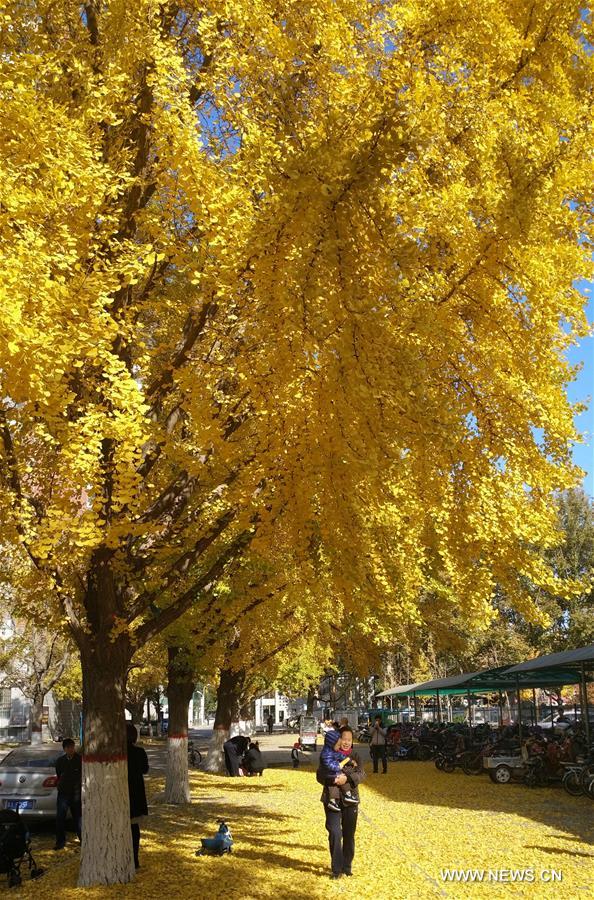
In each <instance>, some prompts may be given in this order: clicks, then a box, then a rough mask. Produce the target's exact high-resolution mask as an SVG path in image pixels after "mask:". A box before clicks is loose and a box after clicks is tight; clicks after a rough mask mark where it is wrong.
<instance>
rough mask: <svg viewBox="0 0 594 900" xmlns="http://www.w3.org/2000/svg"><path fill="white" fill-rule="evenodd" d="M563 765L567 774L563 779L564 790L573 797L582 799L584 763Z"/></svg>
mask: <svg viewBox="0 0 594 900" xmlns="http://www.w3.org/2000/svg"><path fill="white" fill-rule="evenodd" d="M562 765H563V768H564V769H565V774H564V775H563V778H562V779H561V784H562V785H563V788H564V790H566V791H567V793H568V794H569V795H570V796H571V797H581V796H582V794H583V793H584V788H583V786H582V770H583V769H584V766H583V765H582V763H563V764H562Z"/></svg>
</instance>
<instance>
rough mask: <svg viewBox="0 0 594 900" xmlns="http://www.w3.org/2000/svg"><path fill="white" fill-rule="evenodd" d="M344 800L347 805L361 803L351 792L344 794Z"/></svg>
mask: <svg viewBox="0 0 594 900" xmlns="http://www.w3.org/2000/svg"><path fill="white" fill-rule="evenodd" d="M342 799H343V801H344V802H345V803H359V798H358V797H355V795H354V794H352V793H351V792H350V791H347V793H346V794H344V796H343V798H342Z"/></svg>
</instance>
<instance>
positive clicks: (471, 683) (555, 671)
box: [376, 644, 594, 742]
mask: <svg viewBox="0 0 594 900" xmlns="http://www.w3.org/2000/svg"><path fill="white" fill-rule="evenodd" d="M588 681H594V644H589V645H588V646H586V647H580V648H578V649H577V650H566V651H563V652H562V653H549V654H546V655H544V656H539V657H536V658H535V659H531V660H528V661H527V662H524V663H520V664H519V665H515V666H499V667H497V668H494V669H482V670H479V671H478V672H465V673H463V674H461V675H452V676H450V677H448V678H436V679H433V680H431V681H420V682H417V683H416V684H405V685H401V686H400V687H397V688H392V689H391V690H387V691H381V693H379V694H376V696H377V697H411V696H412V697H413V700H414V705H415V717H417V714H416V708H417V697H419V696H421V697H422V696H430V695H432V694H435V697H436V703H437V712H438V718H439V719H441V715H440V711H441V710H440V697H443V696H446V695H453V694H466V695H467V697H468V700H469V705H468V715H469V719H470V723H471V724H472V704H471V703H470V695H471V694H481V693H492V692H495V691H504V690H511V691H515V692H516V693H517V696H518V724H519V728H520V737H521V735H522V712H521V698H520V694H521V691H522V690H524V689H530V688H531V689H532V690H533V691H534V690H535V689H536V688H538V687H541V688H550V687H563V686H564V685H566V684H579V685H580V699H581V703H580V705H581V708H582V713H584V711H585V715H584V716H583V721H584V727H585V731H586V739H587V740H588V742H589V741H590V721H589V710H588V695H587V683H588ZM533 696H534V694H533ZM551 724H552V723H551Z"/></svg>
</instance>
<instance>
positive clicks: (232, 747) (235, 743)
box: [223, 734, 250, 777]
mask: <svg viewBox="0 0 594 900" xmlns="http://www.w3.org/2000/svg"><path fill="white" fill-rule="evenodd" d="M249 746H250V739H249V737H246V736H245V735H243V734H236V735H235V737H232V738H229V740H228V741H225V743H224V744H223V752H224V754H225V765H226V767H227V772H228V774H229V775H231V776H233V777H235V776H237V775H239V767H240V765H241V760H242V757H243V755H244V753H246V752H247V749H248V747H249Z"/></svg>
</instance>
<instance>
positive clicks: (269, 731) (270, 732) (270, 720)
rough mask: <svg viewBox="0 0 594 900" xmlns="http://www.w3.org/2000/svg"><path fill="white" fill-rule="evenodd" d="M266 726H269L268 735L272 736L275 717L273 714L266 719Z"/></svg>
mask: <svg viewBox="0 0 594 900" xmlns="http://www.w3.org/2000/svg"><path fill="white" fill-rule="evenodd" d="M266 724H267V725H268V734H272V729H273V728H274V716H273V715H272V713H270V715H269V716H268V718H267V719H266Z"/></svg>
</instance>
